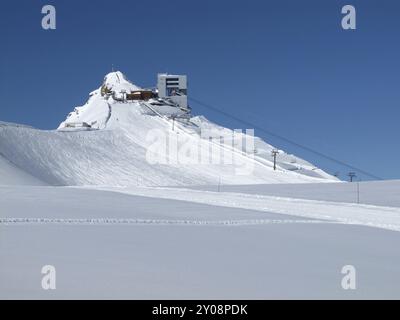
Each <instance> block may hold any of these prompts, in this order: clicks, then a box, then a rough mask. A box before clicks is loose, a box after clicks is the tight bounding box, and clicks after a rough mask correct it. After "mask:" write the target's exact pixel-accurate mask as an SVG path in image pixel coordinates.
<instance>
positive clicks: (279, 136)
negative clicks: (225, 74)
mask: <svg viewBox="0 0 400 320" xmlns="http://www.w3.org/2000/svg"><path fill="white" fill-rule="evenodd" d="M188 100H190V101H193V102H194V103H196V104H198V105H200V106H203V107H205V108H207V109H210V110H213V111H215V112H217V113H220V114H222V115H224V116H226V117H228V118H231V119H233V120H235V121H238V122H241V123H243V124H245V125H246V126H249V127H250V128H254V129H257V130H258V131H261V132H263V133H265V134H267V135H270V136H273V137H275V138H277V139H280V140H282V141H285V142H287V143H289V144H291V145H294V146H296V147H298V148H300V149H303V150H306V151H308V152H310V153H313V154H315V155H317V156H319V157H321V158H325V159H327V160H329V161H332V162H334V163H336V164H340V165H341V166H344V167H347V168H350V169H352V170H355V171H358V172H359V173H362V174H364V175H365V176H368V177H370V178H373V179H376V180H384V179H383V178H381V177H378V176H376V175H374V174H372V173H369V172H367V171H365V170H363V169H360V168H357V167H355V166H353V165H351V164H348V163H346V162H344V161H342V160H338V159H335V158H333V157H331V156H329V155H326V154H324V153H322V152H319V151H317V150H314V149H312V148H310V147H307V146H305V145H302V144H300V143H297V142H295V141H293V140H290V139H288V138H285V137H283V136H281V135H279V134H276V133H273V132H271V131H269V130H267V129H264V128H262V127H260V126H257V125H255V124H254V123H251V122H249V121H246V120H243V119H240V118H238V117H235V116H234V115H232V114H229V113H227V112H225V111H222V110H220V109H219V108H216V107H215V106H212V105H210V104H208V103H205V102H202V101H200V100H197V99H194V98H190V97H188Z"/></svg>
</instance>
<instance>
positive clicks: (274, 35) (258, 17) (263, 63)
mask: <svg viewBox="0 0 400 320" xmlns="http://www.w3.org/2000/svg"><path fill="white" fill-rule="evenodd" d="M45 4H52V5H54V6H55V7H56V9H57V29H56V30H53V31H45V30H43V29H42V28H41V19H42V14H41V8H42V6H43V5H45ZM345 4H353V5H354V6H355V7H356V9H357V30H355V31H344V30H343V29H342V28H341V24H340V21H341V17H342V14H341V8H342V6H343V5H345ZM399 31H400V2H399V1H397V0H390V1H389V0H379V1H378V0H362V1H355V0H348V1H336V0H324V1H321V0H302V1H298V0H292V1H288V0H280V1H266V0H262V1H261V0H260V1H255V0H248V1H234V0H229V1H216V0H213V1H211V0H201V1H193V0H192V1H188V0H169V1H165V0H162V1H161V0H160V1H159V0H156V1H155V0H153V1H145V0H142V1H128V0H126V1H122V0H121V1H119V0H113V1H110V0H109V1H97V0H96V1H94V0H93V1H92V0H91V1H76V0H68V1H54V0H53V1H51V0H48V1H37V0H24V1H22V0H13V1H3V2H2V7H1V12H0V35H1V50H0V71H1V77H0V93H1V100H0V120H2V121H11V122H18V123H25V124H30V125H33V126H35V127H38V128H43V129H54V128H56V127H57V126H58V124H59V122H61V121H62V120H63V119H64V118H65V116H66V115H67V113H68V112H70V111H71V110H72V109H73V108H74V107H75V106H78V105H81V104H83V103H84V102H85V101H86V100H87V97H88V93H89V92H90V91H91V90H93V89H96V88H97V87H99V85H100V84H101V81H102V79H103V77H104V75H105V74H106V73H107V72H109V71H110V70H111V65H112V64H114V65H115V67H116V68H117V69H119V70H121V71H122V72H124V73H125V74H126V75H127V76H128V78H129V79H130V80H132V81H133V82H135V83H137V84H138V85H141V86H154V85H155V83H156V74H157V73H158V72H170V73H184V74H187V75H188V77H189V85H190V88H189V90H190V91H189V95H190V96H192V97H194V98H196V99H199V100H202V101H204V102H207V103H210V104H212V105H214V106H216V107H218V108H219V109H221V110H223V111H225V112H228V113H231V114H233V115H235V116H236V117H239V118H242V119H246V120H247V121H250V122H253V123H255V124H256V125H258V126H261V127H264V128H266V129H267V130H269V131H272V132H274V133H276V134H279V135H282V136H284V137H286V138H288V139H291V140H294V141H296V142H298V143H301V144H303V145H306V146H309V147H311V148H313V149H316V150H319V151H320V152H322V153H325V154H327V155H330V156H332V157H334V158H337V159H341V160H343V161H345V162H348V163H351V164H353V165H355V166H357V167H360V168H363V169H365V170H367V171H369V172H371V173H374V174H375V175H377V176H380V177H383V178H388V179H389V178H400V169H399V162H400V161H399V159H400V148H399V141H398V139H399V131H400V126H399V118H400V110H399V104H400V88H399V84H400V58H399V57H400V41H399ZM192 108H193V112H194V113H195V114H204V115H205V116H206V117H208V118H210V119H212V120H214V121H216V122H218V123H220V124H222V125H225V126H228V127H231V128H241V129H245V128H246V127H245V126H244V125H243V124H241V123H238V122H236V121H234V120H232V119H229V118H226V117H224V116H223V115H221V114H218V113H214V112H212V111H211V110H208V109H206V108H204V107H201V106H198V105H196V104H192ZM256 135H259V136H261V137H263V138H264V139H265V140H267V141H268V142H270V143H272V144H274V145H276V146H277V147H279V148H282V149H285V150H287V151H288V152H291V153H294V154H296V155H299V156H301V157H303V158H305V159H308V160H310V161H311V162H313V163H315V164H317V165H318V166H321V167H322V168H324V169H326V170H328V171H329V172H335V171H340V172H341V174H342V176H341V177H342V178H344V176H345V174H346V173H347V172H348V171H349V169H347V168H343V167H341V166H338V165H337V164H335V163H331V162H329V161H327V160H325V159H323V158H320V157H318V156H316V155H314V154H312V153H309V152H307V151H305V150H302V149H300V148H298V147H296V146H293V145H290V144H288V143H286V142H284V141H281V140H279V139H276V138H274V137H269V136H267V135H265V134H263V133H261V132H257V130H256ZM361 177H362V179H366V177H364V176H361Z"/></svg>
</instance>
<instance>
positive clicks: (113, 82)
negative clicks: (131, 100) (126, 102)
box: [103, 71, 141, 93]
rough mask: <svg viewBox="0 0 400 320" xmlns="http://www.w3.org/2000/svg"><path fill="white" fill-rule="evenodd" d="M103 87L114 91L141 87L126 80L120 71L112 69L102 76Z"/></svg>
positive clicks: (132, 89)
mask: <svg viewBox="0 0 400 320" xmlns="http://www.w3.org/2000/svg"><path fill="white" fill-rule="evenodd" d="M103 87H106V88H107V89H108V90H110V91H114V92H117V93H119V92H123V91H125V92H130V91H135V90H140V89H141V88H140V87H139V86H137V85H135V84H133V83H132V82H130V81H129V80H128V78H127V77H126V76H125V75H124V74H123V73H122V72H121V71H113V72H110V73H108V74H106V76H105V77H104V81H103Z"/></svg>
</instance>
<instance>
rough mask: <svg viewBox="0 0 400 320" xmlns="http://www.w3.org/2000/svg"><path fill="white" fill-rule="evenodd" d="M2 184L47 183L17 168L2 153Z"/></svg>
mask: <svg viewBox="0 0 400 320" xmlns="http://www.w3.org/2000/svg"><path fill="white" fill-rule="evenodd" d="M0 185H32V186H42V185H45V183H44V182H43V181H40V180H39V179H37V178H35V177H33V176H32V175H30V174H28V173H26V172H25V171H23V170H21V169H19V168H17V167H16V166H15V165H13V164H12V163H11V162H9V161H8V160H6V159H4V158H3V157H2V156H1V155H0Z"/></svg>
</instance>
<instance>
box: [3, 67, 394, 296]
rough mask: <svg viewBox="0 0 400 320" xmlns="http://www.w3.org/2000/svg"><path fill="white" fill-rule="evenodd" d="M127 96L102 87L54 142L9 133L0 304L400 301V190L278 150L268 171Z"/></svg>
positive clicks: (267, 148)
mask: <svg viewBox="0 0 400 320" xmlns="http://www.w3.org/2000/svg"><path fill="white" fill-rule="evenodd" d="M122 90H124V92H125V93H126V92H128V91H129V90H141V89H140V87H139V86H136V85H134V84H133V83H131V82H129V80H127V78H126V77H125V76H124V75H123V74H122V73H120V72H115V73H111V74H109V75H107V76H106V77H105V79H104V82H103V84H102V86H101V87H100V88H99V89H96V90H94V91H93V92H92V93H90V95H89V100H88V102H87V103H86V104H85V105H84V106H80V107H77V108H75V109H74V110H73V111H72V112H71V113H70V114H69V115H68V117H67V119H66V120H65V121H63V122H62V123H61V124H60V125H59V127H58V129H57V130H38V129H35V128H32V127H28V126H23V125H17V124H11V123H6V122H0V298H2V299H15V298H20V299H194V298H196V299H268V298H272V299H281V298H288V299H312V298H318V299H327V298H333V299H357V298H368V299H369V298H378V299H381V298H382V299H399V298H400V287H399V285H398V284H399V283H400V254H399V250H398V249H397V248H398V246H399V245H400V232H399V231H400V200H399V199H400V193H399V190H400V181H382V182H362V183H359V184H357V183H351V184H350V183H343V182H340V181H339V180H338V179H337V178H336V177H333V176H331V175H329V174H328V173H326V172H324V171H323V170H321V169H319V168H317V167H315V166H314V165H313V164H311V163H309V162H307V161H305V160H303V159H300V158H298V157H296V156H294V155H290V154H287V153H285V152H284V151H282V150H280V151H279V155H278V158H277V170H276V171H275V170H274V169H273V158H272V155H271V151H272V150H276V148H275V147H273V146H271V145H269V144H268V143H266V142H264V141H263V140H261V139H260V138H257V137H255V139H254V141H253V142H254V144H251V148H250V149H243V148H242V147H243V145H242V143H241V141H243V140H244V141H248V140H247V139H248V138H249V137H251V135H250V133H248V132H243V133H241V132H234V131H232V130H230V129H227V128H223V127H221V126H218V125H217V124H214V123H213V122H211V121H209V120H207V119H206V118H204V117H202V116H195V117H189V116H188V115H187V113H186V111H184V110H180V109H179V108H177V107H176V106H174V105H171V104H169V103H168V101H160V100H157V101H156V100H154V99H153V100H154V101H153V100H151V99H150V100H148V101H129V102H126V101H121V99H122V98H123V96H124V92H123V91H122ZM121 97H122V98H121ZM204 133H207V135H204ZM157 135H158V136H157ZM159 136H161V137H166V142H167V145H166V146H167V147H168V148H169V147H170V146H171V145H173V146H174V147H176V149H177V150H179V156H177V155H176V154H174V153H171V152H170V150H169V149H168V148H166V149H165V150H164V149H163V147H162V144H159V141H158V144H154V141H155V140H154V139H155V138H158V137H159ZM215 137H217V138H218V137H223V139H222V140H221V139H219V140H218V139H217V140H215V139H213V138H215ZM160 146H161V147H160ZM246 146H247V147H248V145H247V142H246ZM149 150H150V151H151V152H149ZM210 150H212V152H213V153H215V152H216V153H218V154H221V155H223V157H222V158H220V159H219V160H220V161H216V162H207V161H205V162H204V161H203V162H202V161H199V160H204V159H201V156H202V155H203V153H204V154H206V155H207V152H209V151H210ZM149 156H150V157H149ZM157 159H158V160H160V161H159V162H154V160H157ZM221 159H223V160H225V159H232V160H233V162H232V163H226V162H224V161H221ZM161 160H163V161H161ZM182 160H185V161H182ZM45 265H52V266H54V267H55V268H56V274H57V278H56V279H57V280H56V281H57V282H56V283H57V287H56V289H55V290H47V291H46V290H43V289H42V287H41V281H42V277H43V275H42V274H41V269H42V267H43V266H45ZM345 265H352V266H354V267H355V269H356V272H357V278H356V279H357V288H356V290H344V289H343V288H342V286H341V281H342V278H343V276H344V275H343V274H342V273H341V270H342V268H343V266H345Z"/></svg>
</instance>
